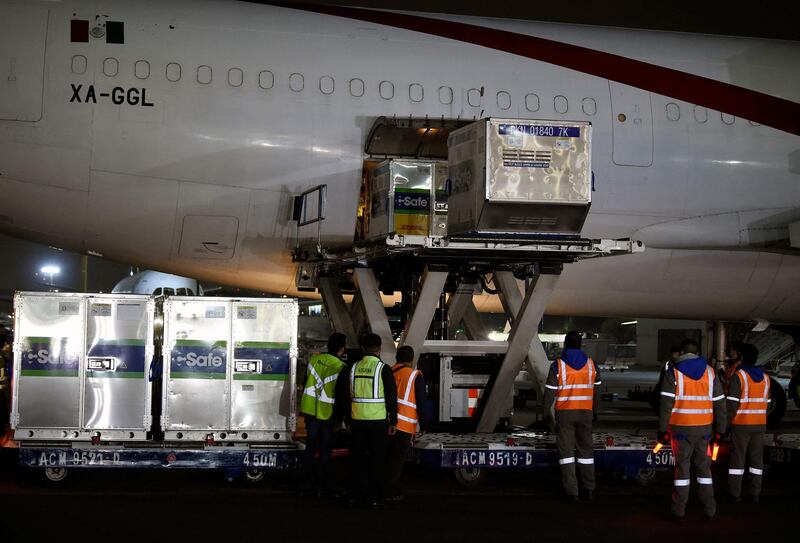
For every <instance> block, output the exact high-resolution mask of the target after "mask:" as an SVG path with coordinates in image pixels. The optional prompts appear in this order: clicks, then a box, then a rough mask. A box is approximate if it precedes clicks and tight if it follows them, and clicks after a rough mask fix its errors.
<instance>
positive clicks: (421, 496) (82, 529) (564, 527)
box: [0, 373, 800, 543]
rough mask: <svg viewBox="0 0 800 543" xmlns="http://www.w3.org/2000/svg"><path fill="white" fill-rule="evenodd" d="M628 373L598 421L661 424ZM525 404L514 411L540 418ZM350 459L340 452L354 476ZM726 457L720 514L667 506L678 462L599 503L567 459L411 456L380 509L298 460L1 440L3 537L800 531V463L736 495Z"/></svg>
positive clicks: (337, 463)
mask: <svg viewBox="0 0 800 543" xmlns="http://www.w3.org/2000/svg"><path fill="white" fill-rule="evenodd" d="M628 379H629V376H625V377H622V376H621V375H619V376H617V375H615V376H609V375H608V374H607V373H606V374H604V380H605V381H606V382H607V383H608V386H609V387H610V388H609V391H611V389H614V388H619V391H618V393H619V392H621V393H619V394H618V396H619V398H618V399H617V400H616V401H604V402H603V405H602V409H601V411H600V415H599V420H598V423H597V426H596V429H598V430H609V429H614V430H620V429H632V428H636V430H637V431H638V432H640V433H647V434H649V433H652V434H653V435H655V426H656V419H655V414H654V413H653V411H652V409H651V408H650V407H649V406H648V405H647V404H645V403H644V402H632V401H628V400H625V399H623V398H624V392H625V386H626V385H625V381H628ZM534 419H535V415H534V413H533V412H532V411H530V410H525V409H523V410H521V411H520V412H518V413H517V415H516V416H515V420H514V422H515V423H517V424H519V423H520V422H525V421H533V420H534ZM778 431H782V432H792V433H800V410H797V408H795V407H794V406H791V407H790V409H789V411H788V412H787V416H786V417H785V419H784V421H783V422H782V423H781V427H780V428H779V430H778ZM345 471H346V459H336V460H334V475H335V477H336V480H337V481H338V483H339V484H343V479H344V473H345ZM725 478H726V466H725V465H724V462H719V463H717V464H716V465H715V477H714V479H715V489H716V494H717V497H718V502H719V512H718V515H717V517H716V518H715V519H714V520H712V521H707V520H705V519H704V517H703V515H702V511H701V509H700V506H699V504H698V503H697V502H696V500H694V498H693V499H692V500H691V501H690V505H689V509H688V512H687V516H686V518H685V520H684V521H683V522H680V523H676V522H674V521H672V520H671V519H670V516H669V501H670V493H671V489H672V484H671V473H670V472H659V473H657V474H656V477H655V478H654V479H653V480H651V481H649V483H648V484H647V486H641V485H640V484H637V482H635V481H633V480H625V479H621V478H619V477H617V476H614V475H613V474H609V473H599V474H598V489H597V492H596V494H595V498H594V500H593V501H591V502H587V501H581V502H578V503H569V502H566V501H564V500H563V499H561V497H560V491H559V487H560V485H559V473H558V470H557V469H542V470H518V471H491V472H489V473H488V474H487V477H486V478H485V480H484V481H483V482H482V484H481V485H479V486H475V487H469V488H465V487H462V486H459V485H458V484H457V483H456V482H455V479H454V478H453V477H452V474H451V473H449V472H448V471H445V470H433V469H426V468H421V467H419V466H415V465H408V468H407V470H406V474H405V478H404V487H405V493H406V499H405V500H404V501H403V502H401V503H399V504H397V505H391V506H389V505H386V506H382V507H379V508H378V509H365V508H349V507H348V506H347V504H346V502H345V501H344V500H319V499H308V498H301V497H300V496H299V495H298V492H297V488H298V483H299V481H298V474H297V473H296V472H283V473H274V474H271V475H269V476H267V477H266V478H265V479H264V480H262V481H260V482H259V483H251V482H247V481H244V480H237V481H234V482H226V480H225V478H224V476H223V474H222V473H221V472H216V471H172V470H122V469H119V470H110V469H109V470H96V469H95V470H78V469H73V470H70V473H69V475H68V477H67V478H66V479H65V480H64V481H62V482H60V483H52V482H49V481H46V480H44V477H43V476H42V474H41V473H39V472H33V471H29V470H27V469H23V468H21V467H19V466H17V465H16V463H15V458H14V451H13V450H9V449H0V518H2V519H3V520H4V521H5V522H4V528H3V535H2V538H1V539H2V541H3V542H5V541H10V542H16V541H20V542H21V541H45V540H49V541H52V540H53V539H54V538H59V539H61V540H75V539H98V538H102V539H104V540H110V541H142V540H147V541H184V540H189V539H192V540H198V539H200V538H203V539H221V540H223V541H225V542H226V543H228V542H234V541H259V542H264V541H275V542H284V541H291V542H299V541H314V542H316V543H319V542H330V541H345V540H346V541H350V542H356V541H359V542H361V541H363V542H366V541H369V542H370V543H372V542H375V543H382V542H386V541H403V542H404V543H406V542H409V541H411V542H413V543H417V542H427V541H438V542H450V541H458V542H471V541H498V540H501V538H505V541H510V540H511V539H510V538H514V539H515V540H520V541H576V540H579V539H580V540H585V541H592V542H593V543H594V542H605V541H609V542H611V541H613V542H617V543H618V542H621V541H648V542H650V541H671V542H674V541H676V540H680V539H683V540H687V541H694V540H700V539H702V540H706V541H725V542H726V543H727V542H731V541H748V542H750V543H752V542H753V541H765V540H779V541H780V540H784V539H787V538H792V540H795V539H797V537H798V535H800V527H799V526H798V521H797V519H796V517H795V516H794V515H795V514H796V510H797V507H798V505H800V469H798V467H797V465H782V466H775V467H772V468H770V469H767V471H766V474H765V483H764V494H763V495H762V499H761V502H760V503H758V504H751V503H742V504H733V503H730V502H729V501H727V500H725Z"/></svg>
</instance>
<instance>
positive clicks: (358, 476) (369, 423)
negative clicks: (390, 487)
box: [349, 420, 389, 501]
mask: <svg viewBox="0 0 800 543" xmlns="http://www.w3.org/2000/svg"><path fill="white" fill-rule="evenodd" d="M350 429H351V431H352V433H353V445H352V449H351V453H352V454H351V465H350V484H349V487H350V488H349V491H350V494H351V497H352V498H354V499H357V500H371V501H378V500H380V499H382V498H383V494H384V484H385V480H386V477H385V475H384V474H385V470H386V447H387V445H388V441H389V424H388V423H387V422H386V421H385V420H354V421H353V422H352V423H351V424H350Z"/></svg>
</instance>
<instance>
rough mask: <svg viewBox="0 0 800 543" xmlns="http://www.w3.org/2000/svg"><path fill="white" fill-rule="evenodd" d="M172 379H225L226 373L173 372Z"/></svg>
mask: <svg viewBox="0 0 800 543" xmlns="http://www.w3.org/2000/svg"><path fill="white" fill-rule="evenodd" d="M169 377H170V379H225V374H224V373H202V372H199V371H173V372H170V374H169Z"/></svg>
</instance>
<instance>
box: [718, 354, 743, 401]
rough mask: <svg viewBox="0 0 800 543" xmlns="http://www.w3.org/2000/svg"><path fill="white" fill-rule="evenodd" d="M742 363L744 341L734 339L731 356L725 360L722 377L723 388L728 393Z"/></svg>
mask: <svg viewBox="0 0 800 543" xmlns="http://www.w3.org/2000/svg"><path fill="white" fill-rule="evenodd" d="M741 364H742V343H741V342H739V341H734V342H733V343H732V344H731V356H730V358H728V359H727V360H726V361H725V373H724V378H723V379H722V390H723V392H725V393H727V392H728V388H729V387H730V386H731V379H733V376H734V375H735V374H736V372H737V371H739V366H741Z"/></svg>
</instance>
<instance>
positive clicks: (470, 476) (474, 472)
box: [453, 468, 486, 487]
mask: <svg viewBox="0 0 800 543" xmlns="http://www.w3.org/2000/svg"><path fill="white" fill-rule="evenodd" d="M453 477H455V479H456V482H457V483H458V484H460V485H461V486H463V487H473V486H478V485H479V484H481V483H482V482H483V481H484V479H486V470H483V469H481V468H456V469H454V470H453Z"/></svg>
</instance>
